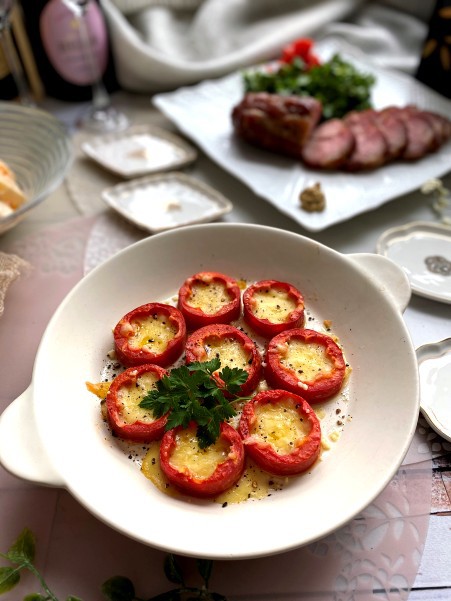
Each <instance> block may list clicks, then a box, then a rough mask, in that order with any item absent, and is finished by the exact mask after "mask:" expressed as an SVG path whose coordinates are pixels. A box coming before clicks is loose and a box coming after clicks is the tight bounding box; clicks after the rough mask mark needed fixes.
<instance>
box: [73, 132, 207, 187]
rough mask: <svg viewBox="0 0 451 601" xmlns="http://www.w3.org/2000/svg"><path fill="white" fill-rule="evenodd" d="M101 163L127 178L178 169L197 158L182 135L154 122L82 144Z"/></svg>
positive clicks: (89, 154) (90, 155)
mask: <svg viewBox="0 0 451 601" xmlns="http://www.w3.org/2000/svg"><path fill="white" fill-rule="evenodd" d="M82 150H83V152H84V153H85V154H86V155H87V156H88V157H90V158H91V159H92V160H94V161H96V162H97V163H98V164H99V165H101V166H102V167H104V168H105V169H108V170H109V171H112V172H113V173H115V174H117V175H120V176H121V177H124V178H132V177H138V176H140V175H145V174H147V173H156V172H159V171H167V170H169V169H178V168H180V167H183V166H185V165H189V164H190V163H192V162H193V161H195V160H196V158H197V152H196V150H195V149H194V148H193V147H192V146H191V145H190V144H188V143H187V142H185V141H184V140H182V138H180V137H179V136H177V135H175V134H172V133H171V132H168V131H166V130H163V129H161V128H159V127H154V126H151V125H135V126H132V127H130V128H129V129H127V130H126V131H122V132H117V133H113V134H107V135H105V136H99V137H97V138H94V139H93V140H90V141H89V142H85V143H84V144H82Z"/></svg>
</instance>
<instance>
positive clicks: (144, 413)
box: [117, 373, 158, 424]
mask: <svg viewBox="0 0 451 601" xmlns="http://www.w3.org/2000/svg"><path fill="white" fill-rule="evenodd" d="M157 380H158V377H157V375H156V374H154V373H146V374H143V375H142V376H140V377H139V378H138V379H137V380H136V384H135V383H134V384H131V385H130V386H122V387H121V388H120V389H119V390H118V392H117V397H118V400H119V402H120V404H121V409H120V412H121V417H122V420H123V422H124V423H126V424H134V423H135V422H136V421H140V422H145V423H151V422H153V421H155V418H154V416H153V413H152V411H149V409H143V408H142V407H139V403H140V402H141V401H142V399H143V397H144V396H145V395H146V394H147V392H149V390H151V389H152V388H155V382H156V381H157Z"/></svg>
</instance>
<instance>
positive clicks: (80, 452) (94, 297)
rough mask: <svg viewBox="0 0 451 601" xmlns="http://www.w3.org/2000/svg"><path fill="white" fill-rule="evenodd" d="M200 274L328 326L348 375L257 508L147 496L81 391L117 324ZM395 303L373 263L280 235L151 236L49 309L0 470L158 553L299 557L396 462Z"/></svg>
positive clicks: (400, 415)
mask: <svg viewBox="0 0 451 601" xmlns="http://www.w3.org/2000/svg"><path fill="white" fill-rule="evenodd" d="M200 270H217V271H222V272H224V273H227V274H229V275H232V276H234V277H236V278H244V279H246V280H251V281H252V280H258V279H267V278H274V279H279V280H282V281H289V282H291V283H292V284H294V285H295V286H297V287H298V288H299V289H300V290H302V291H303V293H304V296H305V301H306V307H307V309H308V311H309V312H311V314H312V315H315V319H316V320H317V321H316V323H319V324H320V323H322V322H323V321H324V320H329V321H330V322H331V329H332V331H333V333H334V334H336V335H337V336H338V338H339V340H340V343H341V344H342V345H343V347H344V350H345V354H346V359H347V360H348V362H349V363H350V365H351V367H352V373H351V375H350V378H349V380H348V383H347V388H346V393H345V395H340V396H339V400H338V401H337V399H331V400H330V401H328V402H327V403H324V404H323V408H324V410H325V413H332V414H333V413H334V411H335V407H336V403H337V402H340V403H341V404H342V405H344V407H345V412H346V419H345V420H344V421H345V424H344V427H343V429H342V431H341V433H340V436H339V437H338V440H336V442H333V443H332V444H330V450H329V451H327V452H325V453H324V455H323V456H322V458H321V460H320V461H318V462H317V464H315V466H314V468H313V469H311V470H310V472H309V473H305V474H304V475H302V476H301V477H297V478H295V479H293V480H291V482H290V484H289V485H288V486H287V487H286V488H284V489H283V490H282V491H278V492H276V493H275V494H273V495H271V496H269V497H266V498H264V499H262V500H258V501H247V502H243V503H239V504H229V505H228V506H227V507H222V506H221V505H220V504H218V503H214V502H211V501H198V500H191V501H187V500H185V499H180V498H175V497H169V496H167V495H165V494H163V493H161V492H160V491H159V490H158V489H156V488H155V487H154V486H153V484H152V483H151V482H149V480H147V479H146V478H145V477H144V476H143V475H142V474H141V473H140V471H139V469H138V467H137V466H136V464H135V463H134V462H133V461H131V460H130V459H129V458H128V457H127V455H126V454H124V452H123V450H122V449H121V448H120V446H119V445H118V444H117V441H116V440H115V439H114V438H113V437H112V436H111V435H110V432H109V431H108V429H107V427H106V425H105V423H104V422H103V421H102V419H101V415H100V411H99V402H98V399H96V398H95V397H94V395H92V394H91V393H89V392H88V391H87V390H86V387H85V382H86V381H96V380H98V379H99V374H100V371H101V368H102V366H103V365H104V361H105V356H106V354H107V352H108V351H109V350H110V349H111V348H112V332H111V330H112V327H113V326H114V325H115V323H116V322H117V321H118V320H119V319H120V317H122V315H124V314H125V313H126V312H127V311H129V310H130V309H131V308H133V307H136V306H138V305H140V304H143V303H146V302H149V301H151V300H165V299H167V298H170V297H171V296H172V295H174V293H176V292H177V290H178V288H179V286H180V285H181V283H182V282H183V281H184V279H185V278H186V277H187V276H188V275H191V274H193V273H196V272H197V271H200ZM409 298H410V287H409V282H408V279H407V277H406V276H405V274H404V272H403V271H402V270H401V269H400V268H399V267H397V266H396V265H395V264H393V263H392V262H391V261H389V260H388V259H386V258H385V257H381V256H378V255H370V254H356V255H348V256H345V255H342V254H340V253H337V252H335V251H333V250H331V249H329V248H327V247H325V246H323V245H321V244H319V243H317V242H315V241H312V240H310V239H308V238H305V237H302V236H299V235H297V234H294V233H291V232H286V231H283V230H277V229H273V228H268V227H263V226H257V225H242V224H209V225H196V226H190V227H184V228H181V229H179V230H171V231H168V232H165V233H161V234H157V235H155V236H153V237H150V238H147V239H145V240H143V241H141V242H138V243H137V244H134V245H133V246H131V247H129V248H127V249H125V250H124V251H122V252H120V253H118V254H117V255H115V256H114V257H113V258H111V259H110V260H108V261H107V262H105V263H104V264H102V265H101V266H99V267H98V268H97V269H95V270H93V271H92V272H91V273H90V274H89V275H87V276H86V277H85V278H84V279H83V280H82V281H81V282H80V283H79V284H78V285H77V286H76V287H75V288H74V290H73V291H72V292H71V293H70V294H69V295H68V296H67V298H66V299H65V300H64V301H63V303H62V304H61V305H60V307H59V308H58V310H57V311H56V313H55V314H54V316H53V318H52V320H51V321H50V323H49V325H48V327H47V329H46V332H45V334H44V336H43V339H42V342H41V344H40V347H39V350H38V354H37V357H36V362H35V367H34V372H33V383H32V385H31V386H30V388H29V389H28V390H27V391H25V392H24V393H23V394H22V395H21V396H20V397H19V398H18V399H16V400H15V401H14V402H13V403H12V404H11V405H10V406H9V407H8V408H7V409H6V411H5V412H4V413H3V414H2V416H1V418H0V461H1V462H2V464H3V465H4V466H5V467H6V468H7V469H8V470H10V471H11V472H12V473H14V474H16V475H17V476H19V477H22V478H24V479H27V480H30V481H34V482H39V483H43V484H47V485H53V486H59V487H65V488H66V489H68V490H69V491H70V492H71V494H72V495H73V496H74V497H75V498H76V499H78V501H79V502H80V503H81V504H82V505H83V506H84V507H86V508H87V509H88V510H89V511H91V512H92V513H93V514H94V515H95V516H97V517H98V518H99V519H100V520H103V521H104V522H106V523H107V524H109V525H110V526H111V527H113V528H115V529H117V530H119V531H120V532H122V533H123V534H124V535H127V536H130V537H132V538H133V539H136V540H138V541H141V542H142V543H145V544H148V545H151V546H154V547H156V548H159V549H162V550H167V551H171V552H176V553H180V554H184V555H188V556H195V557H210V558H222V559H240V558H250V557H257V556H264V555H270V554H273V553H278V552H282V551H288V550H290V549H293V548H296V547H299V546H301V545H305V544H307V543H310V542H312V541H314V540H317V539H319V538H321V537H323V536H325V535H327V534H328V533H330V532H332V531H334V530H335V529H337V528H339V527H340V526H342V525H343V524H345V523H346V522H348V521H349V520H351V519H352V518H354V517H355V516H356V515H357V514H358V513H359V512H360V511H362V510H363V509H364V508H365V507H366V506H367V505H368V504H369V503H371V502H372V500H373V499H374V498H375V497H376V496H377V495H378V494H379V493H380V492H381V491H382V490H383V489H384V487H385V486H386V485H387V484H388V483H389V482H390V480H391V478H392V476H393V475H394V474H395V473H396V471H397V469H398V467H399V465H400V464H401V462H402V460H403V458H404V456H405V454H406V452H407V450H408V448H409V445H410V442H411V438H412V436H413V433H414V431H415V427H416V423H417V418H418V412H419V382H418V373H417V371H418V370H417V360H416V354H415V349H414V348H413V346H412V343H411V340H410V337H409V334H408V331H407V328H406V326H405V324H404V321H403V318H402V311H403V310H404V308H405V307H406V305H407V303H408V301H409ZM393 399H396V402H393ZM333 419H336V416H335V418H333ZM325 420H326V421H327V418H325ZM325 434H326V435H327V433H325ZM331 503H332V505H331Z"/></svg>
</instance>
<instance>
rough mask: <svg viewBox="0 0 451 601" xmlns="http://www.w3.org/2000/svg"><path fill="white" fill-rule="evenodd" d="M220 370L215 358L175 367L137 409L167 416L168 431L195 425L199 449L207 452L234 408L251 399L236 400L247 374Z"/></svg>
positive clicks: (237, 369)
mask: <svg viewBox="0 0 451 601" xmlns="http://www.w3.org/2000/svg"><path fill="white" fill-rule="evenodd" d="M220 368H221V361H220V359H219V358H218V357H215V358H213V359H211V360H210V361H196V362H194V363H191V364H190V365H182V366H181V367H176V368H174V369H172V370H171V371H170V372H169V375H167V376H164V377H163V378H162V379H161V380H158V381H157V383H156V388H154V389H153V390H150V391H149V392H148V393H147V394H146V395H145V397H144V398H143V399H142V401H141V402H140V404H139V406H140V407H142V408H143V409H150V410H151V411H152V412H153V414H154V416H155V417H157V418H158V417H161V416H163V415H165V414H166V413H168V414H169V416H168V422H167V424H166V429H167V430H170V429H171V428H175V427H177V426H182V427H183V428H187V427H188V425H189V424H190V422H192V421H194V422H196V424H197V438H198V441H199V447H200V448H206V447H208V446H210V445H211V444H213V443H214V442H215V441H216V440H217V438H218V437H219V431H220V425H221V422H223V421H226V420H228V419H230V418H231V417H234V416H235V415H236V411H235V409H234V406H233V404H234V403H236V402H237V401H243V400H248V399H249V398H250V397H241V396H238V393H239V390H240V387H241V386H242V385H243V384H244V382H245V381H246V379H247V377H248V373H247V372H246V371H245V370H244V369H240V368H238V367H233V368H231V367H229V366H227V365H226V366H224V367H223V368H222V370H221V371H219V370H220ZM215 374H218V376H219V378H220V380H219V381H218V379H217V378H216V377H215Z"/></svg>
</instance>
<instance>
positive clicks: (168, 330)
mask: <svg viewBox="0 0 451 601" xmlns="http://www.w3.org/2000/svg"><path fill="white" fill-rule="evenodd" d="M131 325H132V328H133V334H132V335H131V336H130V338H129V339H128V344H129V346H130V347H131V348H134V349H140V348H143V349H145V350H147V351H149V352H151V353H156V354H160V353H162V352H164V351H165V350H166V347H167V346H168V343H169V342H171V340H173V338H174V337H175V335H176V334H177V326H176V325H174V324H173V323H172V322H171V321H170V320H169V317H168V316H167V315H163V314H161V313H156V314H154V315H150V316H149V317H147V318H145V319H140V320H138V319H134V320H133V321H132V322H131Z"/></svg>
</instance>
